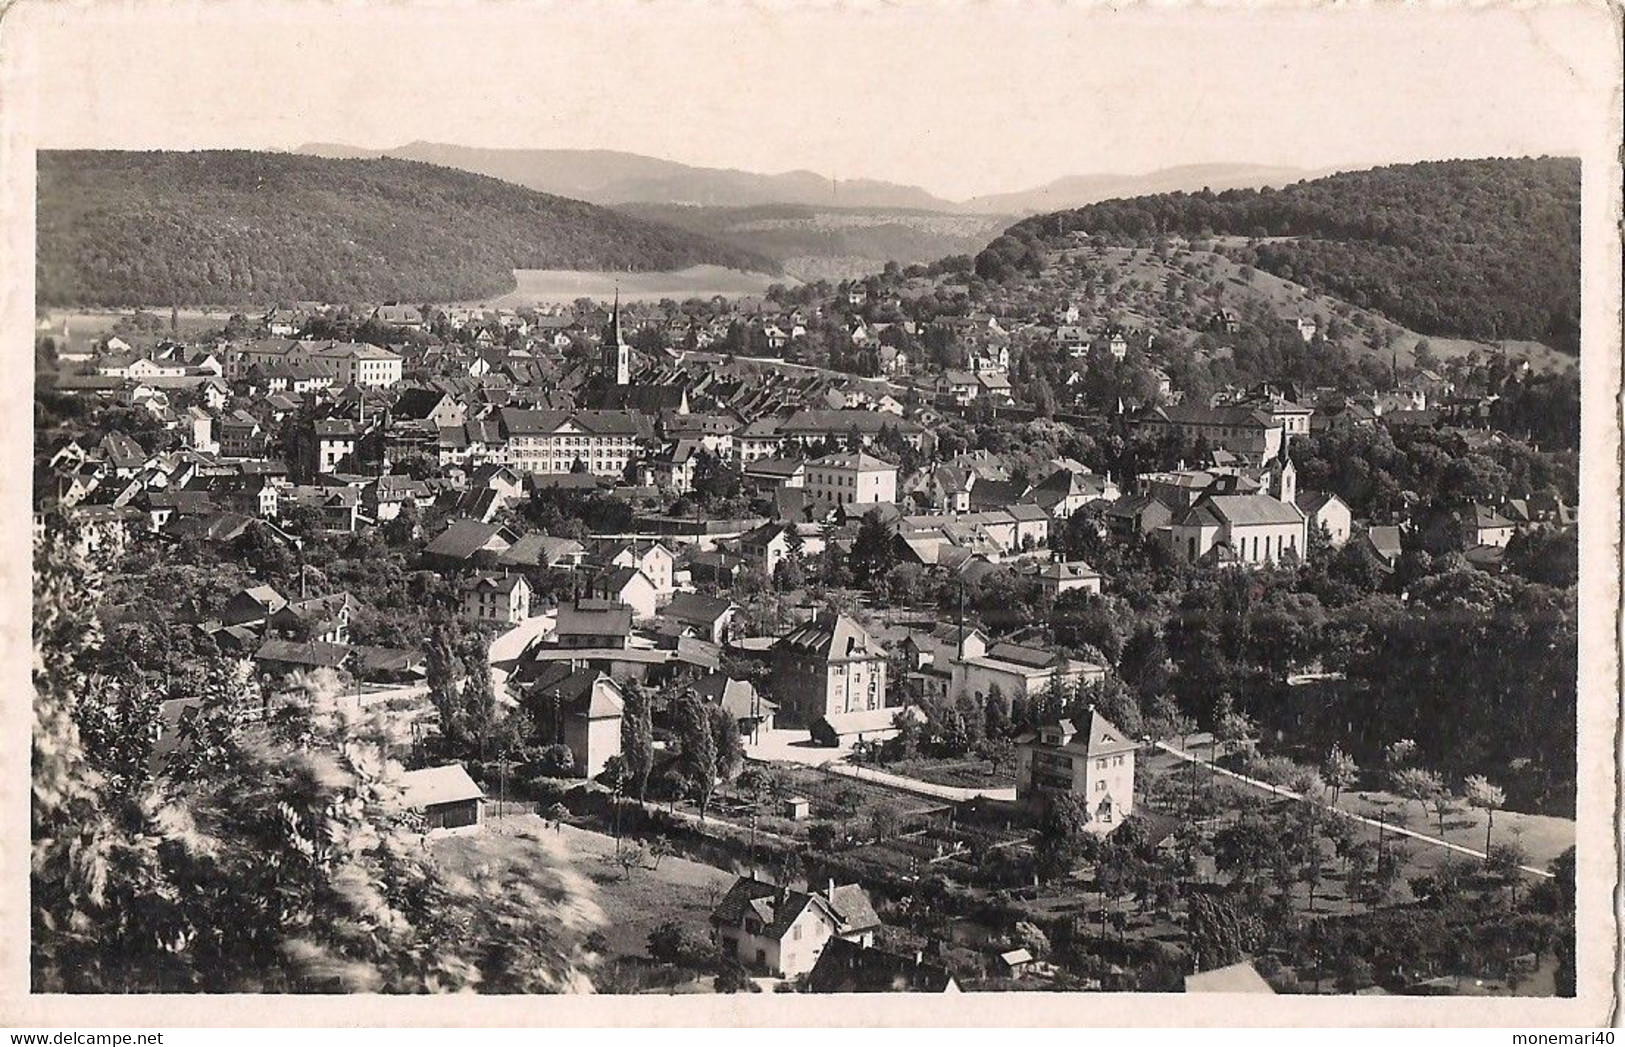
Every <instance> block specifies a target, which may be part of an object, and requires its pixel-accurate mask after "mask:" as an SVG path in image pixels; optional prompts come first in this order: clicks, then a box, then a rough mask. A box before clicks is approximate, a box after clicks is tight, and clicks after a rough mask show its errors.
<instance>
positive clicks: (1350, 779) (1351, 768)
mask: <svg viewBox="0 0 1625 1047" xmlns="http://www.w3.org/2000/svg"><path fill="white" fill-rule="evenodd" d="M1359 770H1360V769H1359V767H1358V766H1357V765H1356V764H1355V762H1354V757H1352V756H1350V755H1349V754H1348V753H1345V752H1344V751H1343V750H1342V748H1341V747H1339V746H1337V745H1333V746H1332V751H1331V752H1330V753H1329V754H1327V756H1326V762H1325V763H1324V764H1322V765H1321V768H1320V776H1321V778H1323V779H1325V781H1326V784H1327V785H1329V786H1331V789H1332V806H1333V807H1336V806H1337V798H1338V797H1339V796H1340V795H1342V792H1343V790H1344V789H1347V788H1348V787H1349V786H1351V785H1353V784H1354V782H1355V780H1356V779H1357V777H1358V775H1359Z"/></svg>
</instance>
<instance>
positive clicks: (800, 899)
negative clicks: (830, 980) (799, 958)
mask: <svg viewBox="0 0 1625 1047" xmlns="http://www.w3.org/2000/svg"><path fill="white" fill-rule="evenodd" d="M809 908H811V909H815V910H817V911H818V912H820V913H822V914H823V916H824V918H825V919H827V920H828V921H829V922H830V923H831V924H833V925H834V927H835V933H836V934H837V935H841V934H854V933H857V932H859V931H864V930H872V929H873V928H875V927H878V926H880V920H879V918H878V917H877V916H876V915H875V911H874V906H873V904H872V903H871V902H870V901H869V895H868V892H867V891H865V890H864V889H863V888H862V887H860V886H858V885H857V884H855V883H854V884H845V885H843V886H840V887H835V888H833V889H832V890H831V891H830V892H829V895H827V896H826V895H823V894H808V893H807V892H805V891H794V890H790V889H789V888H786V887H780V886H778V885H777V884H771V883H768V882H766V881H764V880H757V879H754V878H753V877H749V876H741V877H740V878H739V879H737V880H735V881H734V885H733V886H732V887H730V888H729V889H728V893H727V894H725V895H724V896H723V898H722V901H720V902H718V903H717V907H716V908H715V909H714V910H712V912H711V922H712V923H715V924H723V925H734V924H738V923H740V922H742V921H743V920H745V919H746V918H747V917H755V918H756V919H757V920H760V921H761V923H762V930H761V932H760V933H761V934H762V935H763V936H764V937H767V938H770V939H773V940H779V939H782V938H783V937H784V936H785V935H786V934H788V933H789V931H790V927H791V925H792V924H794V923H795V922H796V919H797V918H798V917H800V916H801V914H802V913H803V912H805V911H806V910H807V909H809Z"/></svg>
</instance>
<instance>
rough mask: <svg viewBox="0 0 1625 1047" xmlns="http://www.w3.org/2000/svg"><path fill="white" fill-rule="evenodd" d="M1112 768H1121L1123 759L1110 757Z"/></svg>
mask: <svg viewBox="0 0 1625 1047" xmlns="http://www.w3.org/2000/svg"><path fill="white" fill-rule="evenodd" d="M1112 766H1113V767H1121V766H1123V758H1122V757H1121V756H1114V757H1112Z"/></svg>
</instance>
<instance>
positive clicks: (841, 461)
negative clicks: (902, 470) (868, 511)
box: [806, 451, 897, 506]
mask: <svg viewBox="0 0 1625 1047" xmlns="http://www.w3.org/2000/svg"><path fill="white" fill-rule="evenodd" d="M806 491H807V494H808V496H809V497H810V498H813V499H814V500H817V501H824V502H828V503H830V504H832V505H845V506H852V505H875V504H877V503H881V502H895V501H897V467H896V466H895V465H893V464H891V463H890V462H887V461H884V460H882V459H880V458H876V457H875V456H874V455H871V454H865V453H864V452H862V451H843V452H841V453H839V454H831V455H825V456H824V457H822V458H815V459H814V460H812V461H810V462H808V463H807V471H806Z"/></svg>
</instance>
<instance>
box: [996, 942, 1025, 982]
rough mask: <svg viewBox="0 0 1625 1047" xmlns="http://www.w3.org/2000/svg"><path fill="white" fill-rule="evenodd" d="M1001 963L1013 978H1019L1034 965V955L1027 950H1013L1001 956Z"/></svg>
mask: <svg viewBox="0 0 1625 1047" xmlns="http://www.w3.org/2000/svg"><path fill="white" fill-rule="evenodd" d="M999 963H1000V965H1001V966H1003V967H1004V969H1005V970H1006V971H1009V972H1010V976H1011V977H1013V978H1019V977H1021V976H1022V975H1023V974H1025V973H1026V972H1027V970H1028V969H1029V968H1031V967H1032V965H1033V954H1032V953H1030V952H1028V951H1027V950H1026V949H1011V950H1010V951H1009V952H1002V953H1000V954H999Z"/></svg>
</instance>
